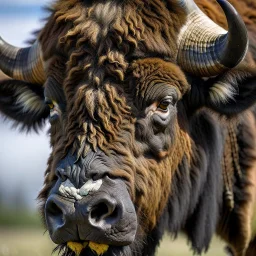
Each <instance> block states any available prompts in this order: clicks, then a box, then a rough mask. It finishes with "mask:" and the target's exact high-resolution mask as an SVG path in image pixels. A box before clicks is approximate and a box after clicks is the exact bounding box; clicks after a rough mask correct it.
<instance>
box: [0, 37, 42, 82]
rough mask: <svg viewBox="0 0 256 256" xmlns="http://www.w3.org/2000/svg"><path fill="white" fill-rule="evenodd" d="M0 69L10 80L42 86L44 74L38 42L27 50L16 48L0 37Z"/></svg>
mask: <svg viewBox="0 0 256 256" xmlns="http://www.w3.org/2000/svg"><path fill="white" fill-rule="evenodd" d="M0 69H1V70H2V71H3V72H4V73H5V74H6V75H8V76H9V77H11V78H15V79H18V80H23V81H26V82H30V83H36V84H43V83H44V81H45V72H44V66H43V60H42V53H41V47H40V44H39V42H38V41H36V42H35V43H34V44H33V45H32V46H30V47H27V48H18V47H14V46H12V45H10V44H8V43H6V42H5V41H4V40H3V39H2V38H1V37H0Z"/></svg>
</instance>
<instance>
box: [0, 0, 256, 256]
mask: <svg viewBox="0 0 256 256" xmlns="http://www.w3.org/2000/svg"><path fill="white" fill-rule="evenodd" d="M217 2H218V3H217ZM217 2H215V1H213V0H212V1H209V0H197V1H196V2H194V1H193V0H147V1H145V0H57V1H55V3H54V4H53V5H52V6H51V7H50V8H49V18H48V20H47V23H46V25H45V26H44V28H43V29H42V30H41V31H40V32H39V33H38V36H37V38H36V40H35V42H34V43H33V44H32V45H31V47H28V48H24V49H18V48H15V47H13V46H11V45H9V44H8V43H7V42H5V41H4V40H3V39H0V68H1V70H2V71H3V72H5V73H6V74H7V75H8V76H10V77H12V78H13V80H6V81H2V82H1V83H0V111H1V112H2V113H4V114H5V115H6V116H7V117H9V118H12V119H13V120H14V121H15V122H16V123H17V125H20V126H21V127H22V128H23V129H28V130H30V129H37V128H38V127H40V126H42V125H43V124H44V122H45V120H48V119H49V121H50V123H51V128H50V137H51V147H52V153H51V155H50V157H49V160H48V168H47V170H46V172H45V183H44V188H43V190H42V191H41V193H40V195H39V199H40V200H41V202H42V204H41V205H42V206H41V212H42V216H43V219H44V223H45V226H46V228H47V230H48V231H49V234H50V237H51V239H52V240H53V242H55V243H56V244H58V246H57V249H59V250H60V252H61V253H62V255H66V256H67V255H81V256H82V255H83V256H85V255H92V254H93V253H96V254H98V255H102V254H103V255H106V256H108V255H109V256H121V255H124V256H139V255H141V256H142V255H143V256H146V255H149V256H150V255H154V254H155V250H156V248H157V246H158V244H159V241H160V240H161V238H162V236H163V233H164V232H165V231H167V232H168V233H170V234H173V235H176V234H178V233H179V232H183V233H184V234H186V236H187V238H188V241H189V242H190V244H191V247H192V249H193V251H194V252H195V253H198V254H200V253H202V252H203V251H205V250H207V249H208V247H209V243H210V241H211V239H212V236H213V235H214V234H215V233H216V234H218V235H219V236H220V237H221V238H222V239H224V240H225V241H226V243H227V245H228V250H229V253H230V254H232V255H234V256H245V255H246V256H252V255H256V239H255V236H254V235H255V231H254V230H253V229H252V225H251V224H252V220H253V216H254V209H255V207H254V203H255V195H256V194H255V193H256V125H255V122H256V119H255V118H256V110H255V107H254V103H255V101H256V69H255V61H256V3H255V1H254V0H244V1H240V0H232V1H230V2H231V3H232V4H233V6H234V7H235V8H236V9H237V10H238V11H239V13H240V14H241V16H242V18H241V16H239V14H238V12H237V11H236V9H235V8H234V7H233V6H232V5H231V4H230V3H229V2H228V1H226V0H217ZM199 7H200V8H201V10H202V11H201V10H200V8H199ZM206 14H207V15H208V16H209V17H210V18H209V17H208V16H207V15H206ZM243 20H244V21H243ZM244 22H245V23H244ZM217 24H219V25H217Z"/></svg>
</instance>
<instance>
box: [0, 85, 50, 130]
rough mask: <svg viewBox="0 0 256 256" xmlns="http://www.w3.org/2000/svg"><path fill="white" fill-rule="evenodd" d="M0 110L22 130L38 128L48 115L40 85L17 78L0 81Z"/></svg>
mask: <svg viewBox="0 0 256 256" xmlns="http://www.w3.org/2000/svg"><path fill="white" fill-rule="evenodd" d="M0 112H1V113H3V114H4V115H5V116H6V117H7V118H11V119H13V120H14V121H15V125H17V126H20V128H21V129H22V130H27V131H29V130H31V129H34V130H35V131H37V130H38V128H40V127H41V126H42V125H43V124H44V121H45V119H46V118H47V117H48V115H49V112H50V111H49V107H48V106H47V105H46V104H45V103H44V92H43V88H42V86H39V85H36V84H30V83H26V82H23V81H19V80H3V81H0Z"/></svg>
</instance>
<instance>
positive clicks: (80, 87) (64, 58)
mask: <svg viewBox="0 0 256 256" xmlns="http://www.w3.org/2000/svg"><path fill="white" fill-rule="evenodd" d="M233 2H234V5H235V6H236V7H237V8H238V9H241V10H242V12H241V13H242V15H243V14H246V15H247V10H249V9H251V7H249V5H250V4H252V3H249V1H247V3H243V4H240V5H239V4H238V2H237V1H233ZM197 3H198V4H199V6H200V7H202V9H203V10H204V11H205V12H206V13H207V14H208V15H209V16H210V17H211V18H212V19H213V20H216V22H218V23H219V24H221V25H223V26H224V27H225V26H226V25H225V24H226V23H225V18H224V15H223V14H221V15H219V14H220V13H221V12H220V11H219V9H218V8H216V2H215V1H209V2H208V1H207V2H206V1H202V0H201V1H200V0H199V1H197ZM103 6H104V9H103ZM168 7H169V11H167V9H166V8H165V6H164V4H163V2H162V1H157V0H153V1H150V2H147V3H146V2H145V1H140V0H137V1H129V2H123V3H122V4H120V3H118V2H116V1H113V2H109V3H108V4H105V3H103V2H97V3H94V2H91V1H88V2H82V1H79V0H70V1H57V2H56V4H55V5H54V6H53V8H52V9H53V12H52V15H51V17H50V18H49V21H48V23H47V24H46V26H45V28H44V29H43V30H42V32H41V34H40V41H41V43H42V47H43V49H44V58H45V60H46V61H49V59H50V65H49V69H48V82H47V83H46V85H45V87H46V89H47V90H49V92H50V94H51V95H52V93H51V91H52V90H53V89H52V88H51V87H53V86H52V85H51V84H50V83H49V79H50V78H51V77H52V78H53V79H55V80H56V81H57V82H58V84H59V87H60V88H59V90H60V91H61V90H63V91H64V95H65V98H66V101H67V105H66V111H65V112H66V113H67V116H64V117H63V119H62V122H61V121H59V122H58V123H57V124H55V125H54V126H53V127H52V146H53V153H52V157H51V160H50V161H49V168H48V170H47V172H46V182H45V184H46V186H45V188H44V190H43V191H42V192H41V196H40V197H41V199H43V200H45V199H46V198H47V194H48V191H49V189H50V188H51V184H53V182H54V180H55V179H56V177H55V175H54V170H55V166H56V164H57V163H58V161H59V160H60V159H61V158H62V157H63V156H65V155H66V153H67V152H68V150H70V149H71V150H72V152H73V153H77V155H78V157H79V156H83V157H84V156H86V154H87V152H89V151H90V150H96V149H97V148H99V149H101V150H103V151H105V152H112V151H114V152H115V155H122V156H123V159H125V163H123V166H126V167H124V171H121V170H118V169H117V170H114V171H113V176H116V177H122V178H124V179H125V180H126V181H127V185H128V187H129V191H130V194H131V198H132V199H133V200H134V203H135V205H136V206H137V207H138V216H140V218H141V224H143V227H144V228H143V229H144V232H148V231H149V230H152V228H153V227H155V225H156V222H157V219H158V218H159V216H160V214H161V212H162V210H163V208H164V206H165V204H166V200H167V197H168V195H169V185H170V182H171V176H172V175H173V174H172V171H174V170H175V169H177V166H178V164H179V163H180V161H181V159H182V158H183V156H184V153H185V152H186V155H187V159H188V163H189V162H190V160H189V158H190V156H189V155H190V154H191V153H190V152H191V143H193V142H192V141H191V140H190V139H189V137H188V135H187V134H186V133H185V132H183V131H182V130H180V129H178V126H177V124H176V125H175V126H176V128H175V129H174V130H175V135H173V137H175V141H173V142H172V147H171V148H170V149H169V151H168V152H158V155H159V156H160V158H161V156H165V155H169V157H168V158H166V159H165V160H163V161H161V162H160V163H157V162H155V160H149V159H147V160H146V161H145V159H143V158H142V157H141V156H142V154H143V152H140V151H141V150H139V149H138V146H137V145H136V143H135V141H134V138H135V135H134V132H135V131H134V128H132V127H133V125H134V122H135V119H134V118H135V117H136V116H137V113H136V112H138V108H137V106H133V103H134V102H136V100H137V101H138V102H139V101H140V100H141V99H140V97H141V98H143V97H144V95H145V89H148V88H147V86H148V84H149V82H148V81H147V80H146V79H149V77H150V79H159V81H161V82H164V81H165V79H166V80H167V81H168V80H170V79H172V78H171V77H170V75H169V74H172V73H173V74H176V71H175V69H177V67H175V66H174V67H173V68H174V69H173V68H172V67H168V66H166V67H164V65H165V64H164V63H162V64H160V65H162V66H161V67H160V68H157V69H156V67H155V61H152V62H149V63H148V62H147V61H146V62H145V63H143V61H142V62H135V63H134V64H133V65H132V66H131V67H129V64H130V62H131V61H132V60H133V59H136V58H138V57H139V58H142V57H143V58H145V57H147V56H158V57H161V56H164V57H165V59H168V60H172V61H173V60H174V59H175V56H176V51H177V45H176V44H175V40H173V38H177V35H178V32H179V28H180V27H181V25H182V24H183V23H184V21H185V16H184V13H182V10H180V9H179V8H177V7H176V6H175V4H173V3H172V2H171V1H168ZM134 10H136V12H134ZM155 13H157V15H156V14H155ZM247 17H249V15H247ZM250 17H251V16H250ZM246 23H247V25H248V28H249V33H250V35H251V40H252V42H253V40H254V36H255V33H254V30H255V28H256V26H255V20H254V19H253V18H252V19H250V20H248V19H247V20H246ZM170 28H172V29H170ZM250 29H251V30H250ZM49 37H50V38H51V39H52V40H51V41H49V40H48V38H49ZM56 42H58V43H57V44H56ZM167 42H168V43H167ZM250 49H251V52H250V53H249V55H248V61H249V62H251V63H252V59H253V60H254V61H255V59H256V57H255V56H256V55H254V48H250ZM53 55H54V56H55V58H52V56H53ZM59 63H66V66H63V65H62V64H59ZM156 63H158V62H156ZM60 65H61V66H60ZM159 69H160V73H159V72H158V71H157V70H159ZM165 69H166V70H167V72H166V74H165V73H164V70H165ZM168 69H169V70H171V71H170V72H169V71H168ZM154 70H155V71H154ZM127 72H128V73H129V72H132V74H133V78H132V79H133V80H134V81H135V82H134V84H136V87H135V88H134V89H135V91H134V92H133V93H132V95H131V96H132V101H133V103H131V102H129V95H128V97H127V94H126V93H127V90H126V80H129V79H130V78H128V77H126V75H125V74H126V73H127ZM154 72H156V76H154ZM168 72H169V74H168ZM177 72H178V73H179V71H178V70H177ZM61 73H63V74H65V75H64V76H61V75H60V74H61ZM148 76H149V77H148ZM180 77H183V75H181V74H178V75H175V77H174V79H173V81H174V84H173V86H174V85H175V87H176V88H177V90H178V93H179V94H180V97H181V95H183V94H184V90H185V88H186V86H185V87H184V85H185V84H186V83H185V80H184V81H181V82H180ZM183 79H184V78H183ZM145 81H147V84H145ZM55 84H56V83H55ZM176 84H177V85H176ZM54 86H56V85H54ZM61 87H62V89H61ZM130 89H131V88H130ZM134 89H133V90H134ZM53 97H54V96H53ZM136 97H137V98H138V99H137V98H136ZM134 109H136V112H134ZM65 115H66V114H65ZM56 127H57V128H56ZM124 130H125V131H126V132H125V136H126V137H127V138H129V139H128V141H129V143H128V144H127V138H126V139H124V138H122V137H121V138H120V135H118V134H120V131H124ZM56 131H62V132H56ZM231 146H232V144H231ZM127 148H129V149H130V151H127ZM63 149H64V151H63ZM53 156H54V158H53ZM174 156H175V157H174ZM134 157H136V160H135V159H134ZM230 157H232V156H230ZM174 160H175V161H174ZM135 161H136V164H135ZM166 169H168V170H172V171H171V172H166V171H165V170H166ZM148 170H151V171H150V172H149V171H148ZM153 170H155V171H153ZM161 170H162V172H161ZM248 175H249V174H248ZM231 186H232V185H231ZM152 187H154V189H153V190H152V189H151V188H152ZM149 198H150V200H149ZM251 207H252V206H251V203H250V201H249V202H246V203H245V204H244V206H242V207H241V210H240V211H241V212H243V216H242V217H241V225H242V227H241V231H240V233H241V236H239V238H237V239H236V240H233V239H232V238H230V237H229V235H225V232H224V231H222V230H221V229H220V234H221V236H223V237H224V238H225V239H226V240H227V241H228V242H229V243H230V244H231V245H232V246H233V247H234V248H235V251H243V250H245V249H244V248H246V247H247V245H248V243H249V237H250V234H249V233H250V231H249V230H250V228H249V226H248V225H249V222H250V215H251V214H249V212H248V213H246V212H247V211H250V209H251ZM142 216H144V217H142ZM149 216H150V217H149ZM245 220H246V221H245ZM227 232H228V231H227ZM242 237H244V238H243V239H242ZM237 240H238V241H239V243H237ZM243 241H244V242H243ZM237 244H239V245H237ZM240 247H241V248H242V249H240ZM238 255H243V254H237V256H238Z"/></svg>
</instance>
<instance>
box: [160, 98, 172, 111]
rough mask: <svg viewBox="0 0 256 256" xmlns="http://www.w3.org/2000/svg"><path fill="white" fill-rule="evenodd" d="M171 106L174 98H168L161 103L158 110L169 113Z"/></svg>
mask: <svg viewBox="0 0 256 256" xmlns="http://www.w3.org/2000/svg"><path fill="white" fill-rule="evenodd" d="M170 104H172V98H166V99H163V100H162V101H161V102H160V103H159V105H158V106H157V108H158V110H160V111H163V112H167V111H168V107H169V105H170Z"/></svg>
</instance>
